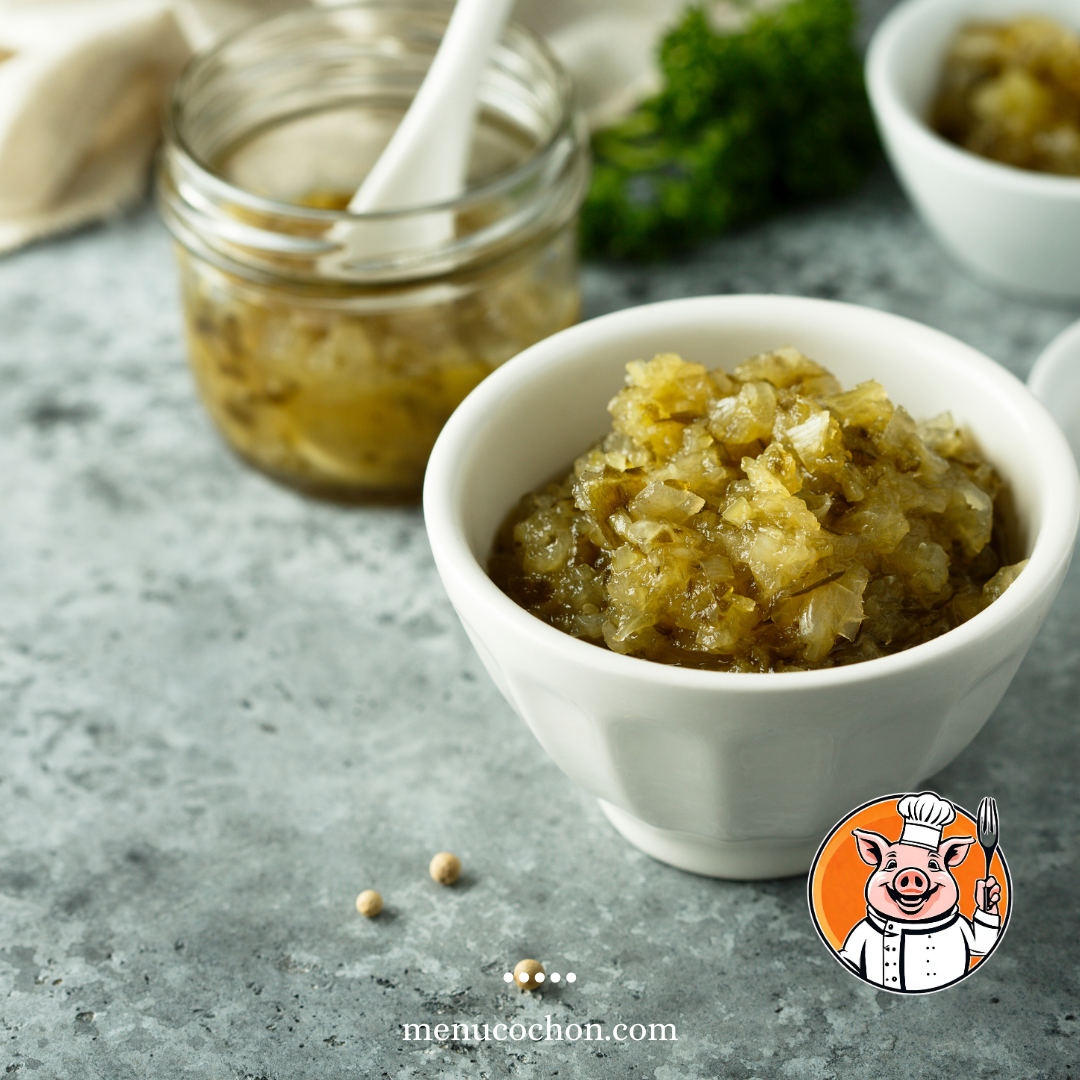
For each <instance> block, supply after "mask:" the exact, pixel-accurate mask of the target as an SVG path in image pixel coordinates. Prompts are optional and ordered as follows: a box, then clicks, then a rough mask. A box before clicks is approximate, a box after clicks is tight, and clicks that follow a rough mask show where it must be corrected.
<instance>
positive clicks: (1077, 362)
mask: <svg viewBox="0 0 1080 1080" xmlns="http://www.w3.org/2000/svg"><path fill="white" fill-rule="evenodd" d="M1067 366H1080V320H1078V321H1077V322H1074V323H1072V324H1071V325H1069V326H1067V327H1065V329H1064V330H1062V331H1061V333H1060V334H1058V336H1057V337H1056V338H1054V340H1053V341H1051V342H1050V344H1049V345H1047V346H1046V348H1045V349H1043V351H1042V352H1041V353H1039V356H1038V358H1037V359H1036V361H1035V363H1034V364H1032V366H1031V371H1030V372H1029V373H1028V379H1027V385H1028V389H1029V390H1030V391H1031V392H1032V393H1033V394H1034V395H1035V396H1036V397H1037V398H1038V399H1039V400H1040V401H1041V402H1042V403H1043V404H1044V405H1046V406H1047V407H1048V408H1050V406H1051V405H1052V404H1053V401H1052V396H1051V395H1052V394H1053V393H1054V391H1055V389H1056V387H1055V383H1056V381H1057V379H1058V376H1059V373H1060V371H1061V369H1062V368H1064V367H1067ZM1051 411H1052V410H1051Z"/></svg>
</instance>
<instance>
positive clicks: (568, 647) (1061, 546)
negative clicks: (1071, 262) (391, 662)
mask: <svg viewBox="0 0 1080 1080" xmlns="http://www.w3.org/2000/svg"><path fill="white" fill-rule="evenodd" d="M778 304H782V305H784V306H797V307H802V308H803V309H804V310H806V311H807V312H808V313H809V312H810V311H811V310H812V309H813V310H816V311H819V312H820V311H824V310H825V309H828V310H829V311H830V312H831V313H832V314H833V315H834V316H835V317H837V318H842V317H844V316H845V314H846V315H847V317H853V316H854V317H858V318H871V319H873V320H875V321H880V323H881V324H882V330H883V331H888V330H889V329H890V328H891V329H892V330H893V331H894V332H896V333H899V332H901V331H903V332H904V333H906V334H908V335H915V336H916V337H921V338H922V339H923V340H924V341H926V342H928V343H931V342H936V343H937V344H938V345H945V346H947V347H948V348H949V349H950V351H952V352H953V353H954V354H955V355H956V356H957V358H958V359H960V360H961V361H962V362H963V363H965V364H968V365H971V366H973V367H975V368H976V369H978V371H979V374H980V376H981V377H982V378H983V379H987V380H989V381H990V382H992V383H997V384H998V387H999V389H1002V390H1007V391H1008V394H1007V395H1006V396H1007V397H1008V399H1009V400H1010V402H1011V403H1012V404H1013V405H1014V407H1016V408H1018V409H1019V410H1020V412H1021V414H1026V417H1027V419H1028V421H1030V422H1031V425H1032V429H1033V430H1035V431H1039V432H1041V434H1042V436H1043V439H1044V441H1045V444H1046V449H1047V452H1048V458H1047V460H1049V461H1050V463H1051V467H1048V468H1046V469H1045V470H1042V471H1040V473H1039V476H1038V480H1039V481H1040V482H1041V483H1043V484H1046V485H1049V484H1050V482H1051V480H1050V477H1051V475H1053V477H1054V479H1055V481H1057V482H1061V483H1062V485H1063V488H1064V490H1063V493H1061V494H1060V495H1055V497H1054V498H1050V497H1049V496H1048V495H1044V497H1043V498H1042V500H1041V502H1042V505H1043V508H1044V520H1043V525H1042V528H1041V529H1040V531H1039V533H1038V535H1037V536H1036V537H1035V540H1034V545H1033V547H1032V550H1031V553H1030V555H1029V557H1028V565H1027V566H1026V567H1025V568H1024V570H1023V572H1022V573H1021V574H1020V575H1019V577H1018V578H1017V579H1016V581H1014V582H1013V584H1012V585H1011V586H1010V587H1009V588H1008V589H1007V590H1006V591H1005V593H1004V594H1003V595H1002V596H1000V597H999V598H998V599H997V600H995V601H994V602H993V603H992V604H991V605H990V606H989V607H987V608H985V609H984V610H983V611H981V612H979V613H978V614H977V615H975V616H974V617H973V618H971V619H969V620H968V621H967V622H965V623H962V624H961V625H960V626H958V627H956V628H955V629H953V630H950V631H948V632H947V633H945V634H942V635H941V636H940V637H937V638H934V639H933V640H931V641H928V642H924V643H923V644H921V645H915V646H913V647H912V648H910V649H906V650H904V651H903V652H899V653H893V654H891V655H888V656H883V657H878V658H875V659H872V660H865V661H859V662H856V663H852V664H847V665H843V666H839V667H832V668H821V669H816V670H812V671H790V672H777V673H769V672H728V671H708V670H702V669H699V668H689V667H679V666H677V665H674V664H664V663H660V662H657V661H652V660H643V659H641V658H640V657H633V656H625V655H623V654H620V653H616V652H613V651H611V650H609V649H606V648H603V647H602V646H597V645H595V644H592V643H590V642H588V641H583V640H581V639H579V638H576V637H574V636H572V635H571V634H567V633H565V632H564V631H562V630H558V629H556V628H555V627H553V626H551V625H550V624H549V623H547V622H545V621H544V620H543V619H541V618H539V617H538V616H536V615H533V614H532V613H531V612H529V611H526V610H525V608H522V607H520V606H519V605H518V604H517V603H516V602H515V601H513V600H511V599H510V597H508V596H507V595H506V594H505V593H504V592H503V591H502V590H501V589H500V588H499V587H498V586H497V585H496V584H495V583H494V582H493V581H492V580H491V578H490V577H488V575H487V572H486V570H485V569H484V567H483V565H481V563H480V561H479V560H478V559H477V558H476V557H474V555H473V554H472V551H471V550H470V548H469V545H468V543H467V542H466V540H465V537H464V533H463V528H462V513H461V504H462V502H463V499H464V496H465V492H464V490H463V482H462V480H463V478H462V475H461V470H460V469H459V468H458V464H459V459H460V458H461V457H462V455H463V454H464V452H466V451H467V449H468V447H469V446H470V444H471V442H472V440H473V439H474V438H475V435H476V432H478V431H479V430H480V429H481V427H482V424H483V422H484V420H485V418H487V417H489V416H490V415H491V414H492V412H494V411H495V410H496V409H497V408H498V406H499V404H500V402H501V401H503V400H504V399H507V398H509V397H510V396H511V395H512V394H514V392H515V391H517V390H520V389H522V388H523V387H525V386H527V385H528V383H529V382H530V381H531V380H532V379H533V377H534V376H537V375H540V374H542V373H543V372H545V371H546V370H547V369H548V368H549V367H551V366H557V365H558V358H559V356H560V355H561V354H563V353H565V351H566V347H567V346H570V347H571V349H572V351H573V353H574V354H575V355H577V354H579V353H580V352H582V351H584V350H585V349H587V348H588V346H589V345H590V343H592V342H596V344H597V345H599V344H600V343H602V342H603V341H604V340H605V338H606V337H607V329H608V328H609V327H614V326H618V327H619V328H620V333H625V332H626V331H633V329H634V325H635V324H639V325H640V326H641V329H642V330H645V329H646V328H649V329H655V327H656V321H657V317H658V316H667V317H670V319H671V320H672V321H674V322H679V321H682V320H684V319H686V318H687V317H689V316H690V315H691V313H692V312H693V311H694V309H698V308H708V307H716V308H718V309H723V308H725V307H726V308H734V309H736V310H738V312H739V313H740V314H741V315H745V314H746V313H747V309H753V308H758V309H759V310H761V311H762V313H764V312H766V311H767V309H768V308H769V307H772V306H774V305H778ZM751 314H753V312H751ZM661 321H663V320H661ZM631 359H633V358H632V357H631ZM583 449H584V448H583ZM423 505H424V518H425V521H426V524H427V531H428V537H429V541H430V543H431V547H432V550H433V552H434V554H435V558H436V563H437V565H438V566H439V570H440V574H441V575H445V574H446V573H447V572H449V573H450V574H452V575H453V577H454V578H455V580H456V581H457V582H458V583H460V586H461V587H462V588H464V589H465V590H467V591H468V592H469V593H470V594H471V595H472V596H473V598H474V599H475V600H476V601H478V602H479V605H480V606H481V608H482V609H483V610H482V612H481V617H487V618H491V619H493V620H494V621H495V622H496V623H502V624H504V625H506V624H509V625H510V626H512V627H513V629H514V631H515V632H516V633H518V634H520V635H522V636H523V637H525V638H526V639H531V640H532V641H533V642H534V644H535V645H536V647H537V648H539V649H541V650H543V651H545V652H547V653H551V652H556V653H558V654H559V655H560V656H561V657H562V658H563V659H564V660H565V661H567V662H569V663H573V664H575V665H579V666H580V665H586V666H589V667H592V668H594V669H598V670H599V671H601V672H604V673H606V674H608V675H610V676H612V677H617V678H619V679H622V680H628V681H643V682H648V683H650V684H657V683H659V684H662V685H668V686H671V687H672V688H673V689H674V688H681V689H683V690H697V691H702V690H705V691H716V690H717V689H719V688H720V687H721V686H724V687H726V688H727V689H736V688H737V689H738V690H740V691H743V692H745V691H748V690H753V691H754V692H758V691H761V692H764V693H788V692H799V691H807V690H810V689H814V690H822V689H826V688H829V687H837V686H841V685H846V684H852V683H859V682H865V681H868V680H875V679H878V678H881V677H885V676H886V675H902V674H904V673H912V672H914V671H915V670H916V669H918V668H919V667H921V666H923V665H924V664H925V663H927V662H930V661H932V660H938V659H944V658H946V657H948V656H949V655H950V654H953V653H960V652H962V651H963V650H965V649H966V648H968V647H969V646H970V645H971V644H973V642H974V641H975V640H976V639H977V638H979V637H982V636H984V635H985V634H986V633H990V632H994V631H995V630H1000V629H1002V628H1003V626H1004V624H1005V623H1007V622H1009V621H1010V620H1011V619H1013V618H1014V617H1015V616H1016V615H1017V614H1018V613H1020V612H1022V611H1023V610H1024V609H1025V608H1027V607H1028V606H1029V605H1030V604H1032V603H1033V602H1034V601H1035V600H1036V598H1037V597H1038V596H1039V595H1040V594H1041V593H1042V592H1043V590H1044V589H1045V588H1046V587H1047V585H1048V583H1049V582H1050V581H1052V580H1053V579H1054V578H1055V576H1056V575H1057V574H1058V572H1059V571H1062V572H1063V570H1062V567H1063V564H1067V563H1068V561H1069V559H1070V558H1071V556H1072V550H1073V542H1074V539H1075V537H1076V532H1077V524H1078V521H1080V477H1078V475H1077V468H1076V464H1075V462H1074V458H1073V455H1072V451H1071V449H1070V448H1069V446H1068V443H1067V442H1066V440H1065V436H1064V435H1063V434H1062V433H1061V431H1060V429H1059V428H1058V426H1057V424H1055V423H1054V422H1053V420H1052V419H1051V417H1050V416H1049V414H1048V412H1047V411H1046V409H1045V407H1044V406H1043V405H1042V403H1041V402H1040V401H1039V400H1038V399H1037V398H1035V397H1034V395H1032V394H1031V392H1030V391H1029V390H1028V388H1027V387H1026V386H1025V385H1024V384H1023V383H1022V382H1021V381H1020V380H1019V379H1017V378H1016V376H1014V375H1013V374H1012V373H1011V372H1009V371H1008V370H1006V369H1005V368H1004V367H1002V366H1001V365H1000V364H997V363H995V362H994V361H993V360H991V359H990V358H989V357H987V356H985V355H984V354H983V353H981V352H979V351H978V350H976V349H974V348H973V347H972V346H970V345H966V344H964V343H963V342H961V341H959V340H958V339H957V338H954V337H952V336H951V335H949V334H946V333H944V332H943V331H940V330H935V329H934V328H932V327H929V326H926V325H925V324H923V323H919V322H916V321H915V320H913V319H907V318H904V317H903V316H900V315H894V314H892V313H890V312H885V311H881V310H879V309H876V308H869V307H865V306H862V305H858V304H848V303H842V302H839V301H835V300H821V299H817V298H812V297H798V296H784V295H778V294H760V295H754V294H732V295H725V296H698V297H689V298H684V299H677V300H662V301H658V302H656V303H652V304H644V305H640V306H638V307H632V308H625V309H623V310H620V311H615V312H612V313H610V314H607V315H602V316H599V317H598V318H594V319H590V320H587V321H585V322H582V323H578V324H577V325H576V326H572V327H569V328H568V329H566V330H561V331H559V332H558V333H556V334H554V335H552V336H551V337H548V338H545V339H544V340H542V341H540V342H538V343H537V344H535V345H532V346H530V347H529V348H528V349H526V350H524V351H523V352H522V353H519V354H518V355H517V356H516V357H514V358H513V359H512V360H509V361H507V362H506V363H505V364H503V365H502V366H501V367H500V368H497V369H496V370H495V371H494V372H492V374H490V375H489V376H487V377H486V378H485V379H484V380H483V382H481V383H480V384H479V385H478V386H477V387H476V389H474V390H473V391H472V393H470V394H469V395H468V397H467V398H466V399H465V400H464V401H463V402H462V403H461V405H459V406H458V408H457V409H456V410H455V411H454V413H453V415H452V416H451V417H450V419H449V420H448V421H447V423H446V426H445V427H444V428H443V430H442V433H441V434H440V435H439V438H438V440H437V441H436V444H435V448H434V450H433V451H432V454H431V459H430V461H429V463H428V468H427V474H426V476H425V479H424V497H423ZM507 512H509V507H507ZM978 674H979V675H981V674H982V672H979V673H978Z"/></svg>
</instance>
